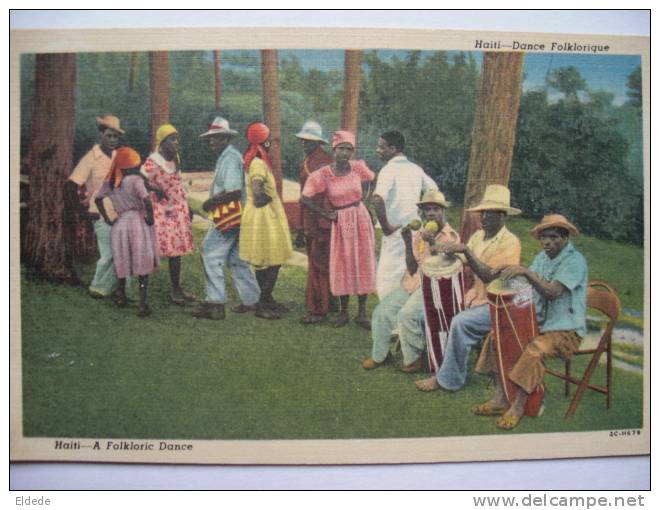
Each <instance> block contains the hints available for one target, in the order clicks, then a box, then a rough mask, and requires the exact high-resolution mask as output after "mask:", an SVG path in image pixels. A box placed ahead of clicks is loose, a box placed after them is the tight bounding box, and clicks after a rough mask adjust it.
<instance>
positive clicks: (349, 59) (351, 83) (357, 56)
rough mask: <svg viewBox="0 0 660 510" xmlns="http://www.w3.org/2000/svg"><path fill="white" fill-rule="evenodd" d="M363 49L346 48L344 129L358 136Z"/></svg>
mask: <svg viewBox="0 0 660 510" xmlns="http://www.w3.org/2000/svg"><path fill="white" fill-rule="evenodd" d="M361 65H362V50H346V52H345V57H344V103H343V107H342V111H341V126H342V129H346V130H348V131H351V132H352V133H354V134H355V136H356V137H357V130H358V117H359V114H360V75H361V68H360V66H361Z"/></svg>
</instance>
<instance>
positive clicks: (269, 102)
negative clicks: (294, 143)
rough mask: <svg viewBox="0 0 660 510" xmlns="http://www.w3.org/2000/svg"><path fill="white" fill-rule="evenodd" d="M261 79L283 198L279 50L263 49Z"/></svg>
mask: <svg viewBox="0 0 660 510" xmlns="http://www.w3.org/2000/svg"><path fill="white" fill-rule="evenodd" d="M261 67H262V69H261V81H262V88H263V110H264V121H265V122H266V125H267V126H268V127H269V128H270V136H271V147H270V152H269V156H270V161H271V163H272V164H273V176H274V177H275V183H276V185H277V194H278V195H279V196H280V198H282V155H281V138H282V134H281V133H282V126H281V123H280V86H279V78H278V74H277V50H261Z"/></svg>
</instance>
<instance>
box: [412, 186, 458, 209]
mask: <svg viewBox="0 0 660 510" xmlns="http://www.w3.org/2000/svg"><path fill="white" fill-rule="evenodd" d="M424 204H438V205H441V206H442V207H444V208H445V209H446V208H448V207H449V206H450V205H451V202H447V200H446V199H445V195H444V193H443V192H442V191H440V190H437V189H430V190H428V191H427V192H426V193H424V195H423V196H422V200H421V201H420V202H417V207H421V206H423V205H424Z"/></svg>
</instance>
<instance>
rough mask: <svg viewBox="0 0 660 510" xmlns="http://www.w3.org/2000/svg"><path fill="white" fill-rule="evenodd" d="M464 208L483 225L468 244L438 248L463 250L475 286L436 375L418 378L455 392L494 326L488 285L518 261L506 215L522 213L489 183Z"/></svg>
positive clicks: (423, 386)
mask: <svg viewBox="0 0 660 510" xmlns="http://www.w3.org/2000/svg"><path fill="white" fill-rule="evenodd" d="M466 211H469V212H472V211H475V212H477V211H478V212H480V213H481V226H482V228H481V229H480V230H477V231H476V232H475V233H474V234H472V237H470V240H469V241H468V243H467V245H464V244H453V245H444V246H441V247H440V249H441V250H442V251H444V252H445V253H457V254H461V255H459V257H462V258H463V259H464V260H465V261H466V262H467V264H468V265H469V266H470V268H471V269H472V271H473V272H474V274H475V279H474V285H473V286H472V288H470V289H469V290H468V291H467V292H466V293H465V310H463V311H462V312H460V313H459V314H457V315H455V316H454V318H453V319H452V322H451V326H450V328H449V336H448V339H447V346H446V349H445V352H444V356H443V362H442V365H441V366H440V369H439V370H438V371H437V373H436V374H435V375H434V376H432V377H429V378H427V379H422V380H420V381H417V382H416V383H415V384H416V386H417V388H418V389H420V390H422V391H433V390H437V389H440V388H443V389H445V390H450V391H456V390H459V389H460V388H462V387H463V385H464V384H465V380H466V377H467V364H468V358H469V355H470V351H471V349H472V347H473V346H476V345H478V344H479V343H480V342H481V341H482V340H483V338H484V337H485V336H486V335H487V334H488V332H489V331H490V328H491V320H490V310H489V308H488V301H487V297H486V285H487V284H488V283H489V282H491V281H492V280H494V279H495V278H497V275H498V272H497V268H498V267H500V266H503V265H515V264H519V263H520V241H519V240H518V238H517V237H516V236H515V235H514V234H512V233H511V232H510V231H509V230H508V229H507V228H506V226H505V225H504V224H505V221H506V217H507V216H508V215H516V214H520V209H516V208H515V207H511V205H510V193H509V190H508V188H507V187H506V186H502V185H500V184H491V185H489V186H487V187H486V190H485V192H484V196H483V199H482V200H481V202H480V203H479V204H478V205H477V206H475V207H472V208H471V209H466Z"/></svg>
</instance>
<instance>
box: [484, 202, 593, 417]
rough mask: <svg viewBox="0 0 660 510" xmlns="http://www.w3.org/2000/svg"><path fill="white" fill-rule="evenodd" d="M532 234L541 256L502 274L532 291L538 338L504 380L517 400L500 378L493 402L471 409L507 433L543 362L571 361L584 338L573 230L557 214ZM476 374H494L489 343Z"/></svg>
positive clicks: (581, 278) (581, 268) (582, 274)
mask: <svg viewBox="0 0 660 510" xmlns="http://www.w3.org/2000/svg"><path fill="white" fill-rule="evenodd" d="M531 234H532V235H533V236H534V237H536V238H537V239H539V241H540V242H541V245H542V247H543V251H542V252H541V253H539V254H538V255H537V256H536V258H535V259H534V261H533V262H532V265H531V266H529V268H526V267H523V266H509V267H506V268H503V269H502V270H501V272H500V277H501V278H502V279H504V280H508V279H510V278H514V277H516V276H522V277H524V278H526V279H527V280H528V281H529V283H530V284H531V285H532V288H533V290H534V305H535V308H536V317H537V319H538V325H539V331H540V334H539V336H537V337H536V338H534V339H533V340H532V341H531V342H530V343H529V344H528V345H527V347H526V348H525V350H524V351H523V353H522V354H521V356H520V358H519V359H518V361H517V362H516V364H515V365H514V366H513V368H512V369H511V371H510V372H509V374H508V378H509V380H510V381H512V382H513V383H514V384H515V385H516V386H517V390H518V391H517V392H516V397H515V398H514V399H513V402H509V401H507V399H506V396H505V394H504V389H503V387H502V383H501V381H499V378H498V377H496V378H495V392H496V393H495V396H494V397H493V398H492V399H491V400H489V401H488V402H485V403H484V404H480V405H478V406H476V407H475V408H473V409H472V412H473V413H474V414H476V415H480V416H499V415H501V417H500V418H499V419H498V420H497V421H496V422H495V424H496V425H497V426H498V427H499V428H502V429H506V430H510V429H512V428H514V427H515V426H516V425H518V423H519V422H520V419H521V418H522V416H523V414H524V412H525V404H526V403H527V399H528V397H529V395H530V394H531V393H532V392H534V390H535V389H536V388H537V387H538V386H539V385H540V384H542V382H543V375H544V373H545V366H544V364H543V360H544V359H545V358H556V357H561V358H562V359H569V358H570V357H571V356H572V355H573V353H574V352H575V351H576V350H577V349H578V348H579V346H580V341H581V340H582V337H584V335H585V334H586V332H587V327H586V311H587V281H588V280H587V278H588V273H587V263H586V260H585V259H584V257H583V256H582V254H581V253H580V252H579V251H577V250H576V249H575V247H574V246H573V244H572V243H571V242H570V240H569V237H570V236H575V235H577V234H578V230H577V228H576V227H575V226H574V225H573V224H571V223H570V222H569V221H568V220H567V219H566V218H565V217H564V216H562V215H561V214H550V215H547V216H544V217H543V219H542V220H541V223H540V224H538V225H536V226H535V227H534V228H533V229H532V230H531ZM475 371H476V372H478V373H481V374H494V373H497V369H496V359H495V352H494V349H493V344H492V342H491V341H490V340H487V341H486V342H484V346H483V348H482V351H481V355H480V356H479V360H478V362H477V366H476V367H475Z"/></svg>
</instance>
